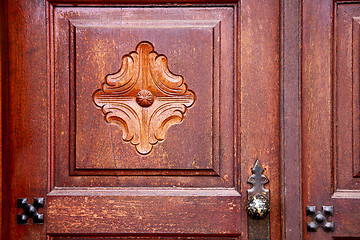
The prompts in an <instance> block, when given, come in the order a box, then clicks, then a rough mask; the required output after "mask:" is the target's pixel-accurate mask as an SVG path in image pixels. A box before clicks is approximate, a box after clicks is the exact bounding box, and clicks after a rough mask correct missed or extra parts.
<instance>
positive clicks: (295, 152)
mask: <svg viewBox="0 0 360 240" xmlns="http://www.w3.org/2000/svg"><path fill="white" fill-rule="evenodd" d="M281 8H282V11H281V69H280V74H281V80H280V86H281V93H280V96H281V103H280V104H281V107H280V111H281V163H282V164H281V185H282V194H281V196H282V197H281V201H282V239H289V240H290V239H291V240H300V239H302V218H303V216H302V209H303V206H302V195H301V181H302V180H301V82H300V81H299V80H300V79H301V68H300V67H301V50H300V48H299V46H300V44H301V1H300V0H291V1H289V0H286V1H281Z"/></svg>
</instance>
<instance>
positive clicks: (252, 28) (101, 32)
mask: <svg viewBox="0 0 360 240" xmlns="http://www.w3.org/2000/svg"><path fill="white" fill-rule="evenodd" d="M3 5H4V7H5V10H4V11H3V12H5V13H6V15H5V17H3V19H5V20H4V21H5V24H4V25H5V26H6V31H5V32H6V33H5V34H4V35H5V37H6V39H7V41H6V44H5V46H6V51H5V52H6V54H4V55H2V56H6V64H4V66H6V67H5V68H4V69H5V70H4V71H3V72H4V73H6V78H5V77H4V79H5V80H4V81H3V82H4V85H3V89H6V90H4V95H3V98H4V99H5V101H6V103H7V104H4V106H3V112H4V115H3V119H5V120H4V121H3V122H4V125H3V131H4V134H3V135H4V136H5V140H4V147H3V149H4V154H3V156H4V158H3V169H4V171H3V179H4V180H3V203H4V204H3V216H2V217H3V221H2V229H3V231H2V237H3V239H4V240H5V239H6V240H7V239H9V240H10V239H46V237H48V239H56V240H60V239H77V240H80V239H102V240H105V239H240V238H241V239H247V216H246V213H245V203H246V200H247V195H246V189H248V188H250V186H249V185H248V184H247V182H246V181H247V179H248V177H249V176H250V175H251V170H250V169H251V167H252V166H253V164H254V162H255V160H256V159H259V160H260V161H261V163H262V164H263V166H264V167H265V169H266V170H265V174H266V176H267V177H268V179H269V181H270V183H269V184H268V185H267V186H266V187H267V188H268V189H271V190H270V204H271V215H270V219H271V238H272V239H280V236H281V227H280V226H281V222H280V216H281V211H280V196H281V194H280V147H279V142H280V104H279V103H280V98H279V96H280V90H279V69H280V68H279V42H280V36H279V19H280V14H279V2H278V1H277V0H271V1H269V0H266V1H256V2H254V1H242V2H241V4H240V3H239V2H236V1H229V2H222V1H219V2H214V1H212V2H211V4H208V2H206V1H195V2H192V1H186V2H182V1H180V2H176V3H173V4H170V3H168V2H163V1H154V2H151V1H136V2H133V1H117V0H114V1H113V0H111V1H82V0H79V1H78V0H74V1H71V0H70V1H64V0H58V1H56V0H55V1H44V0H36V1H29V0H12V1H7V2H6V3H5V4H3ZM140 43H141V44H140ZM154 51H155V52H154ZM166 59H167V61H166ZM121 66H122V68H121V70H120V67H121ZM134 72H136V73H134ZM136 74H140V75H139V76H137V77H134V76H135V75H136ZM154 74H155V75H154ZM133 75H134V76H133ZM154 76H155V78H156V79H165V80H159V81H158V82H154V81H153V82H151V81H150V80H151V79H154ZM180 76H181V77H180ZM182 78H183V80H184V83H186V84H187V87H186V86H185V84H184V83H183V81H182V80H181V79H182ZM124 79H126V81H125V80H124ZM139 79H140V80H139ZM149 79H150V80H149ZM179 79H180V80H179ZM138 81H140V83H139V82H138ZM126 84H128V85H126ZM137 84H139V85H137ZM144 86H145V87H146V89H147V90H150V93H149V92H141V93H140V90H142V89H141V87H144ZM99 89H100V90H99ZM101 89H102V90H101ZM124 89H125V90H124ZM129 89H130V90H129ZM159 89H160V90H159ZM156 91H157V93H156V94H157V95H156V94H155V92H156ZM138 94H139V95H138ZM142 94H143V95H142ZM147 94H150V96H149V95H147ZM151 94H154V95H155V96H152V95H151ZM114 96H115V97H116V98H113V97H114ZM120 98H121V101H120V102H118V99H120ZM153 98H154V99H155V101H154V102H152V101H153ZM114 99H115V100H114ZM144 99H145V100H144ZM160 100H161V101H165V102H166V104H170V103H171V104H173V105H167V106H170V107H169V108H172V107H174V108H173V109H174V111H172V112H171V114H170V113H169V112H167V110H168V109H160V110H157V109H156V108H155V107H156V106H157V105H156V104H159V102H160ZM142 101H145V102H142ZM104 102H105V103H104ZM149 102H151V103H149ZM106 104H107V105H106ZM141 104H144V105H141ZM139 105H140V107H139ZM148 105H149V106H148ZM124 109H125V110H124ZM154 109H155V110H154ZM185 113H186V114H185ZM166 114H168V115H166ZM134 118H135V120H134ZM152 118H153V119H155V120H151V119H152ZM149 119H150V120H149ZM174 123H178V124H174ZM170 125H172V126H171V127H169V126H170ZM168 127H169V128H168ZM150 133H153V134H152V135H151V137H153V136H155V140H154V139H153V138H151V137H149V136H150ZM165 133H166V137H165ZM144 134H145V135H144ZM144 136H145V137H144ZM33 197H43V198H45V206H44V208H40V209H39V213H42V214H44V224H42V225H41V224H33V222H32V220H31V219H29V220H28V224H27V225H18V224H17V223H16V215H17V214H21V209H18V208H17V205H16V202H17V199H18V198H28V200H29V203H32V202H33Z"/></svg>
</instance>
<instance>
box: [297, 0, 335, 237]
mask: <svg viewBox="0 0 360 240" xmlns="http://www.w3.org/2000/svg"><path fill="white" fill-rule="evenodd" d="M331 16H332V1H328V0H323V1H317V2H316V3H315V2H314V1H308V0H306V1H304V2H303V33H302V39H303V44H302V46H303V48H302V49H303V50H302V58H303V60H302V65H303V68H302V159H303V163H302V173H303V175H302V178H303V191H302V192H303V206H304V207H305V206H306V205H316V207H317V209H321V206H322V205H331V200H330V198H331V183H332V177H331V158H332V149H331V141H332V127H331V124H332V115H331V114H332V99H331V96H332V82H331V80H332V78H331V67H332V65H331V56H332V54H331V52H330V51H331V47H332V42H331V39H332V32H331V30H332V22H331ZM304 207H303V211H305V208H304ZM335 211H336V208H335ZM303 216H305V212H303ZM306 220H307V219H306V218H303V237H304V239H328V238H329V234H328V233H325V232H324V231H318V232H316V236H314V235H310V233H308V232H307V231H306ZM319 230H320V229H319Z"/></svg>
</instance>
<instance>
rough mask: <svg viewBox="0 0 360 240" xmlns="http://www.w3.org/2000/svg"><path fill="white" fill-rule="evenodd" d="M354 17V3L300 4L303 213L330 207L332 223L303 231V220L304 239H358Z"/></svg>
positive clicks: (359, 11) (358, 11)
mask: <svg viewBox="0 0 360 240" xmlns="http://www.w3.org/2000/svg"><path fill="white" fill-rule="evenodd" d="M359 17H360V4H359V3H358V2H355V1H332V0H331V1H327V0H324V1H316V2H315V1H304V3H303V34H302V37H303V43H302V46H303V48H302V53H303V69H302V73H303V77H302V100H303V101H302V114H303V117H302V129H303V130H302V143H303V145H302V151H303V152H302V162H303V165H302V166H303V168H302V180H303V205H304V209H303V210H304V211H305V207H306V206H316V210H317V211H320V210H322V206H333V209H334V215H333V216H332V217H330V219H331V220H332V221H333V222H334V224H335V230H334V231H333V232H330V233H329V232H324V231H322V229H318V231H317V232H307V231H306V222H307V221H310V219H307V218H306V217H304V218H303V225H304V237H305V238H307V239H359V238H360V178H359V176H360V174H359V173H360V155H359V154H360V152H359V149H360V148H359V147H360V145H359V144H360V141H359V140H360V139H359V136H360V135H359V130H360V127H359V126H360V125H359V124H360V121H359V117H360V115H359V113H360V112H359V104H360V102H359V100H360V98H359V93H360V88H359V76H360V75H359V67H360V65H359V63H360V61H359V59H360V58H359V53H360V52H359V47H360V45H359V43H360V41H359V40H360V35H359V33H360V32H359V29H360V28H359V26H360V25H359ZM303 214H304V216H305V212H304V213H303Z"/></svg>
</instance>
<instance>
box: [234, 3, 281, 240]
mask: <svg viewBox="0 0 360 240" xmlns="http://www.w3.org/2000/svg"><path fill="white" fill-rule="evenodd" d="M239 17H240V24H241V25H240V30H241V31H240V40H241V42H240V46H239V51H240V60H241V61H240V66H239V67H240V72H239V74H240V86H239V87H240V89H241V99H240V102H239V103H240V109H241V111H240V114H241V117H240V121H239V123H240V124H241V133H240V139H239V141H240V146H241V147H240V149H241V151H240V152H241V155H240V164H241V174H240V184H241V185H240V186H241V193H242V194H243V195H246V189H247V188H248V187H249V184H247V183H246V181H247V179H248V177H249V176H250V175H251V167H252V166H251V165H253V164H254V162H255V159H259V160H260V161H261V164H262V165H263V167H264V168H265V172H264V174H265V175H266V176H267V177H268V179H269V184H268V185H267V187H268V188H269V189H271V190H270V206H271V213H270V222H271V239H281V226H280V218H281V212H280V211H281V210H280V201H281V200H280V171H279V169H280V152H279V147H280V143H279V142H280V135H279V133H280V111H279V106H280V98H279V92H280V88H279V47H280V45H279V44H280V42H279V24H280V23H279V21H280V18H279V1H277V0H273V1H256V2H255V1H252V0H245V1H242V2H241V11H240V16H239ZM250 19H251V20H250ZM260 46H261V47H260ZM270 106H272V107H270ZM250 159H251V160H250ZM251 162H252V163H251ZM244 207H245V206H244ZM242 209H243V208H242ZM241 213H242V215H241V217H242V223H243V224H246V218H247V216H246V215H245V212H241ZM244 231H246V229H245V228H244ZM242 235H243V236H247V232H244V233H243V234H242Z"/></svg>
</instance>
